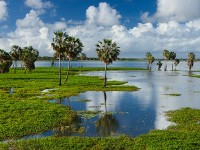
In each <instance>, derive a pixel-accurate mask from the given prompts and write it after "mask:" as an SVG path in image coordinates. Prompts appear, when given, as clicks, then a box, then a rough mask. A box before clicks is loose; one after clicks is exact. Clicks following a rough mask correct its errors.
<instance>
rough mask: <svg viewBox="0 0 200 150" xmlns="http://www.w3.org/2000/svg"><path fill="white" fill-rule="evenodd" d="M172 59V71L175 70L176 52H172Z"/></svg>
mask: <svg viewBox="0 0 200 150" xmlns="http://www.w3.org/2000/svg"><path fill="white" fill-rule="evenodd" d="M169 55H170V59H171V60H172V71H173V70H174V66H173V62H174V60H175V59H176V53H175V52H170V53H169Z"/></svg>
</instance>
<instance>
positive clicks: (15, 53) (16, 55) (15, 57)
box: [10, 45, 22, 73]
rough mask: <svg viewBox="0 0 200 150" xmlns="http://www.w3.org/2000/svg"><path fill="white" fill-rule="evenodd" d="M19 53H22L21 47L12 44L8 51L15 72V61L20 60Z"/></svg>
mask: <svg viewBox="0 0 200 150" xmlns="http://www.w3.org/2000/svg"><path fill="white" fill-rule="evenodd" d="M21 54H22V48H21V47H19V46H17V45H13V46H12V47H11V51H10V55H11V57H12V59H13V61H14V64H15V65H14V73H16V68H17V61H18V60H20V58H21Z"/></svg>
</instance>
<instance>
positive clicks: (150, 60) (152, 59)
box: [146, 52, 155, 71]
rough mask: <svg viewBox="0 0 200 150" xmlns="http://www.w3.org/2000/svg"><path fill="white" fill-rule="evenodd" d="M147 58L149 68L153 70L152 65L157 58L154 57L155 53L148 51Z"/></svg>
mask: <svg viewBox="0 0 200 150" xmlns="http://www.w3.org/2000/svg"><path fill="white" fill-rule="evenodd" d="M146 59H147V64H148V66H147V69H148V70H149V71H151V66H152V63H153V62H154V60H155V58H154V57H153V55H152V54H151V53H150V52H147V53H146Z"/></svg>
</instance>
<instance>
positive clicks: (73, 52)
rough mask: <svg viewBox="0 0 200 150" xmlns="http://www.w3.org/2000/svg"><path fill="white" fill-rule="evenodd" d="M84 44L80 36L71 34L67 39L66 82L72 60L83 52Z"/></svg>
mask: <svg viewBox="0 0 200 150" xmlns="http://www.w3.org/2000/svg"><path fill="white" fill-rule="evenodd" d="M82 48H83V44H82V42H81V41H80V39H79V38H75V37H72V36H69V37H68V38H67V39H66V41H65V51H64V55H65V57H67V59H68V70H67V75H66V79H65V82H67V80H68V76H69V70H70V61H71V60H73V59H75V58H77V56H78V55H79V54H80V53H81V52H82Z"/></svg>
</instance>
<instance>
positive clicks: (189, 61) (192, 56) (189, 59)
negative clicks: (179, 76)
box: [188, 52, 195, 71]
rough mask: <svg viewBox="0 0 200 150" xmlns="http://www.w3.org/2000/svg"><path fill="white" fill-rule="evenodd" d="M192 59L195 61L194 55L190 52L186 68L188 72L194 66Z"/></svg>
mask: <svg viewBox="0 0 200 150" xmlns="http://www.w3.org/2000/svg"><path fill="white" fill-rule="evenodd" d="M194 59H195V54H194V53H193V52H190V53H189V54H188V66H189V71H191V69H192V66H193V65H194Z"/></svg>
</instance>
